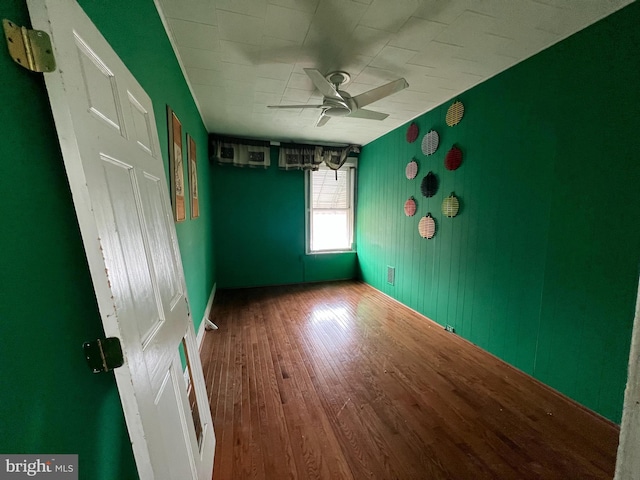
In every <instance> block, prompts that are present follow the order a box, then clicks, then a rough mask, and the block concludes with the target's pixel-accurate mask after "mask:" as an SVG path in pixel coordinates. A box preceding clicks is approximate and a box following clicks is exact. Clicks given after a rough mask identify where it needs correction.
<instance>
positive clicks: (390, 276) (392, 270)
mask: <svg viewBox="0 0 640 480" xmlns="http://www.w3.org/2000/svg"><path fill="white" fill-rule="evenodd" d="M387 283H388V284H389V285H395V284H396V267H390V266H388V265H387Z"/></svg>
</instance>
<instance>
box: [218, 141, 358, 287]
mask: <svg viewBox="0 0 640 480" xmlns="http://www.w3.org/2000/svg"><path fill="white" fill-rule="evenodd" d="M278 152H279V150H278V148H277V147H271V166H270V167H269V168H266V169H261V168H260V169H254V168H238V167H233V166H229V165H218V164H216V165H215V167H214V172H215V174H214V192H215V193H214V198H213V203H214V217H215V222H216V228H218V229H219V230H218V231H219V232H220V237H219V238H218V239H217V243H216V248H217V250H216V258H217V272H218V287H223V288H238V287H253V286H261V285H281V284H290V283H301V282H319V281H327V280H337V279H345V278H354V277H355V276H356V254H355V253H338V254H319V255H305V243H304V242H305V238H304V228H305V226H304V208H305V203H304V173H303V172H302V171H284V170H280V169H279V168H278Z"/></svg>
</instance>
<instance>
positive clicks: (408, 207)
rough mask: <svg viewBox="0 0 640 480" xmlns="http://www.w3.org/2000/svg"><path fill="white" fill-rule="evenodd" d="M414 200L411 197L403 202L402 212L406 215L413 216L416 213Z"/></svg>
mask: <svg viewBox="0 0 640 480" xmlns="http://www.w3.org/2000/svg"><path fill="white" fill-rule="evenodd" d="M416 208H417V207H416V201H415V199H414V198H413V197H411V198H409V199H408V200H407V201H406V202H404V214H405V215H406V216H407V217H413V216H414V215H415V214H416Z"/></svg>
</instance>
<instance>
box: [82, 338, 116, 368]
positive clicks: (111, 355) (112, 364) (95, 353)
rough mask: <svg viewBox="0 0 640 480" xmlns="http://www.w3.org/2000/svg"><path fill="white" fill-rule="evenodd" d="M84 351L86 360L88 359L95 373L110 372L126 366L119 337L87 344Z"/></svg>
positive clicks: (84, 345) (83, 346) (83, 347)
mask: <svg viewBox="0 0 640 480" xmlns="http://www.w3.org/2000/svg"><path fill="white" fill-rule="evenodd" d="M82 349H83V350H84V358H86V359H87V363H88V364H89V368H90V369H91V370H92V371H93V373H101V372H108V371H109V370H113V369H114V368H118V367H121V366H122V365H123V364H124V356H123V355H122V346H121V345H120V339H119V338H117V337H109V338H104V339H102V340H100V339H97V340H94V341H93V342H85V343H84V344H83V345H82Z"/></svg>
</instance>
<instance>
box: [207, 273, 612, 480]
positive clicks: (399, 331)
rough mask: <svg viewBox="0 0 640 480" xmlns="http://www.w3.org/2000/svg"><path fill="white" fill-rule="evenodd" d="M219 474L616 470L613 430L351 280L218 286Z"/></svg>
mask: <svg viewBox="0 0 640 480" xmlns="http://www.w3.org/2000/svg"><path fill="white" fill-rule="evenodd" d="M212 319H213V320H214V321H215V323H216V324H217V325H218V327H219V330H215V331H211V332H208V333H207V334H206V336H205V339H204V342H203V346H202V351H201V352H202V360H203V366H204V369H205V378H206V381H207V389H208V392H209V396H210V404H211V410H212V414H213V420H214V426H215V431H216V437H217V446H216V455H215V466H214V475H213V479H214V480H228V479H243V480H244V479H253V478H257V479H274V480H281V479H288V478H291V479H323V480H324V479H331V480H333V479H355V480H360V479H369V478H371V479H385V480H386V479H402V480H405V479H430V480H436V479H461V480H466V479H469V480H480V479H501V480H504V479H519V480H521V479H545V480H548V479H563V480H566V479H580V480H585V479H611V478H612V477H613V470H614V465H615V455H616V448H617V443H618V433H619V431H618V428H617V426H615V425H613V424H611V423H609V422H608V421H606V420H604V419H602V418H600V417H598V416H597V415H595V414H593V413H591V412H589V411H587V410H585V409H583V408H581V407H580V406H578V405H576V404H574V403H573V402H571V401H569V400H568V399H566V398H564V397H562V396H560V395H559V394H557V393H555V392H554V391H552V390H550V389H548V388H547V387H545V386H543V385H541V384H540V383H538V382H536V381H535V380H533V379H531V378H530V377H528V376H527V375H525V374H523V373H521V372H519V371H517V370H515V369H513V368H512V367H510V366H508V365H507V364H505V363H503V362H502V361H500V360H498V359H496V358H495V357H493V356H491V355H489V354H488V353H486V352H483V351H482V350H480V349H479V348H477V347H475V346H473V345H471V344H470V343H468V342H466V341H464V340H462V339H461V338H460V337H457V336H456V335H454V334H450V333H447V332H445V331H444V329H442V327H440V326H439V325H437V324H435V323H433V322H431V321H429V320H427V319H425V318H424V317H422V316H421V315H419V314H417V313H415V312H413V311H412V310H410V309H408V308H406V307H404V306H402V305H401V304H399V303H397V302H395V301H394V300H392V299H390V298H388V297H386V296H385V295H383V294H381V293H379V292H378V291H376V290H375V289H373V288H371V287H369V286H367V285H365V284H362V283H356V282H337V283H328V284H314V285H296V286H286V287H268V288H256V289H245V290H231V291H218V292H217V294H216V299H215V302H214V308H213V311H212Z"/></svg>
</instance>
